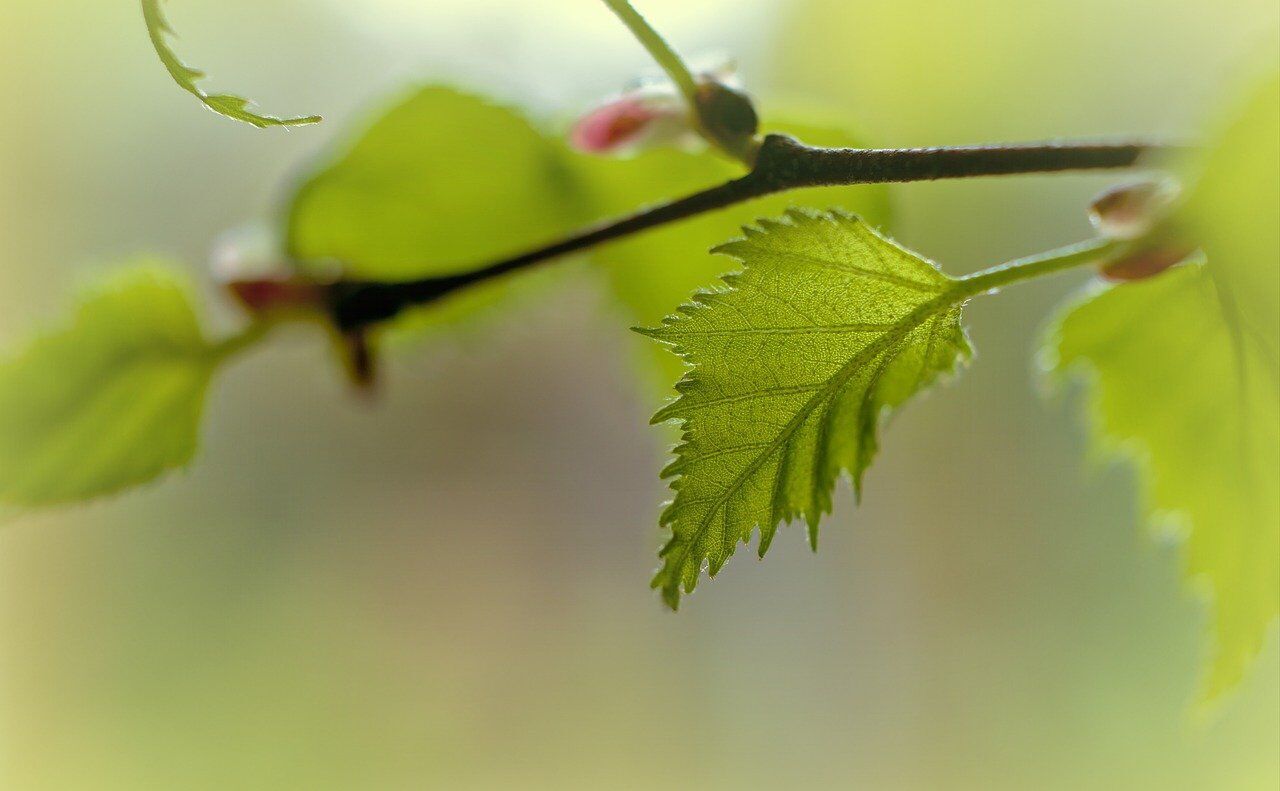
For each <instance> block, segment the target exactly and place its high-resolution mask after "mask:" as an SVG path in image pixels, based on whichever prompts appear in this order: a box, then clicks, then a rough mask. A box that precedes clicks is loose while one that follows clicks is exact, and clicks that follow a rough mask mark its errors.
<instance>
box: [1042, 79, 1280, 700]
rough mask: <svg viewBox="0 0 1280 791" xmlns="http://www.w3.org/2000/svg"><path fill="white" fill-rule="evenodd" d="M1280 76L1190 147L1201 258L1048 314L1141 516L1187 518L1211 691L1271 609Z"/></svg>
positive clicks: (1191, 219) (1276, 546) (1168, 520)
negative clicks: (1207, 604)
mask: <svg viewBox="0 0 1280 791" xmlns="http://www.w3.org/2000/svg"><path fill="white" fill-rule="evenodd" d="M1278 139H1280V83H1277V82H1275V81H1271V82H1269V83H1268V85H1266V86H1265V88H1264V90H1263V91H1262V92H1261V93H1259V94H1258V96H1257V97H1256V98H1255V99H1254V101H1253V102H1252V103H1250V105H1249V106H1248V108H1247V110H1246V111H1245V112H1244V114H1243V115H1241V116H1240V117H1239V118H1238V119H1237V120H1236V122H1235V123H1233V124H1232V125H1231V126H1230V127H1229V128H1227V129H1226V131H1225V132H1224V133H1223V134H1222V135H1221V137H1220V138H1219V140H1218V143H1217V144H1216V145H1215V146H1214V148H1213V149H1212V150H1211V151H1210V152H1209V153H1208V154H1207V156H1206V157H1205V158H1204V160H1203V162H1201V163H1199V168H1200V169H1201V171H1202V173H1203V175H1202V176H1201V178H1200V179H1199V181H1198V183H1197V184H1196V185H1195V186H1194V187H1193V189H1192V191H1191V193H1190V195H1189V196H1188V199H1187V201H1186V204H1185V206H1184V208H1183V209H1182V211H1181V212H1180V214H1179V216H1178V218H1177V219H1176V222H1177V224H1178V226H1179V227H1180V228H1181V232H1182V233H1185V234H1188V235H1189V238H1192V239H1194V240H1195V241H1196V242H1197V243H1199V244H1201V245H1202V247H1203V249H1204V251H1205V253H1206V254H1207V257H1208V263H1207V264H1195V265H1186V266H1183V267H1179V268H1176V269H1174V270H1172V271H1170V272H1169V273H1167V274H1165V275H1162V276H1159V277H1157V278H1155V279H1153V280H1149V281H1143V282H1138V283H1132V284H1126V285H1121V286H1116V287H1113V288H1109V289H1105V290H1101V291H1099V292H1097V293H1096V294H1092V295H1090V296H1089V297H1088V298H1086V299H1085V300H1083V301H1082V302H1080V303H1079V304H1077V305H1075V306H1074V307H1072V308H1071V309H1070V310H1069V311H1068V312H1066V313H1065V315H1064V316H1063V317H1062V318H1061V319H1060V320H1059V321H1058V323H1057V325H1056V326H1055V328H1054V329H1053V333H1052V336H1051V340H1050V342H1049V347H1048V348H1049V350H1050V351H1051V353H1052V357H1056V359H1054V360H1053V365H1052V368H1053V370H1054V371H1055V372H1057V373H1058V374H1062V373H1063V372H1065V371H1068V370H1070V369H1072V368H1073V367H1074V366H1077V365H1079V366H1081V367H1082V368H1084V369H1086V370H1088V371H1090V372H1091V373H1092V377H1091V379H1090V382H1091V401H1090V403H1091V409H1090V414H1091V416H1092V422H1093V425H1094V429H1095V431H1096V434H1097V437H1096V442H1097V443H1098V444H1099V445H1100V446H1102V447H1104V448H1107V449H1111V450H1114V451H1118V452H1121V453H1123V454H1124V455H1125V456H1127V457H1129V458H1130V459H1132V461H1133V463H1134V464H1135V465H1136V466H1137V467H1138V469H1139V470H1140V471H1141V479H1142V486H1143V491H1144V501H1145V510H1146V512H1147V519H1148V521H1150V522H1151V523H1153V524H1161V525H1167V524H1176V525H1178V526H1180V527H1183V528H1185V529H1186V566H1187V574H1188V576H1189V577H1190V578H1191V580H1192V581H1193V582H1194V583H1195V584H1196V585H1197V586H1201V587H1203V589H1205V590H1206V591H1207V593H1208V594H1209V595H1210V597H1211V600H1212V613H1213V618H1212V620H1213V636H1214V640H1213V642H1214V650H1213V661H1212V664H1211V666H1210V668H1209V672H1208V674H1207V678H1206V680H1205V683H1204V694H1205V698H1206V699H1207V700H1210V699H1213V698H1214V697H1216V696H1217V695H1219V694H1220V693H1222V692H1224V691H1226V690H1228V689H1230V688H1231V687H1232V686H1234V685H1235V684H1237V683H1238V682H1239V681H1240V679H1241V678H1242V677H1243V675H1244V673H1245V671H1246V669H1247V667H1248V665H1249V663H1250V661H1251V660H1252V659H1253V657H1255V656H1256V655H1257V653H1258V651H1259V650H1260V649H1261V647H1262V644H1263V639H1264V636H1265V635H1266V634H1267V631H1268V629H1269V628H1270V625H1271V624H1272V623H1273V622H1274V621H1275V619H1276V615H1277V613H1278V612H1280V357H1278V356H1277V349H1280V319H1278V316H1277V307H1276V306H1277V300H1278V299H1280V282H1278V281H1277V277H1278V275H1277V267H1278V266H1280V242H1278V241H1277V230H1276V217H1277V216H1280V194H1278V193H1280V184H1278V183H1277V173H1280V164H1278V157H1280V153H1278V152H1277V144H1276V141H1277V140H1278Z"/></svg>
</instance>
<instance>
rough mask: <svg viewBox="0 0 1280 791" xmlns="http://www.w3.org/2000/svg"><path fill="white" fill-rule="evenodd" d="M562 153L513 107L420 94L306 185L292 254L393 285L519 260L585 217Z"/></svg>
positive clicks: (297, 206) (299, 198)
mask: <svg viewBox="0 0 1280 791" xmlns="http://www.w3.org/2000/svg"><path fill="white" fill-rule="evenodd" d="M563 151H564V148H563V146H562V145H561V144H560V143H558V142H557V141H553V140H550V139H548V138H547V137H545V136H544V135H543V134H542V133H540V132H539V131H538V130H536V129H534V128H533V126H532V125H531V124H530V123H529V122H528V121H526V120H525V119H524V118H522V117H521V116H520V115H519V114H517V113H515V112H513V111H511V110H509V109H507V108H505V107H500V106H497V105H494V104H491V103H489V102H487V101H485V100H483V99H479V98H477V97H474V96H469V95H467V94H463V93H459V92H457V91H454V90H451V89H449V88H442V87H428V88H423V89H420V90H415V91H413V92H412V93H411V94H410V95H409V96H408V97H407V98H405V99H403V100H401V101H400V102H398V103H397V104H395V105H394V106H393V107H392V108H391V109H390V110H389V111H388V112H387V113H385V114H383V115H381V116H380V117H379V118H378V119H377V120H376V121H374V122H373V124H372V125H371V126H370V127H369V128H368V129H366V130H362V131H361V133H360V134H359V135H358V136H357V137H356V139H355V140H354V141H353V142H352V143H351V144H350V145H349V146H348V147H347V148H346V150H345V151H344V152H343V153H341V154H340V155H339V156H338V157H337V158H336V159H335V160H334V161H333V162H331V163H329V164H328V165H327V166H325V167H322V168H321V169H319V170H318V171H317V172H315V173H314V174H313V175H311V176H310V177H309V178H308V179H307V180H306V181H305V182H303V184H302V185H301V187H300V188H299V189H298V192H297V194H296V196H295V197H294V199H293V202H292V204H291V205H290V207H289V216H288V228H287V245H288V248H289V252H290V254H291V255H292V256H293V257H294V258H296V259H298V260H299V261H303V262H308V261H326V260H328V261H336V262H338V263H340V264H341V265H342V267H343V270H344V271H345V272H346V273H348V274H350V275H352V276H355V277H366V278H376V279H385V280H406V279H412V278H417V277H430V276H435V275H446V274H455V273H458V272H463V271H467V270H468V269H472V268H475V267H476V266H479V265H482V264H485V263H488V262H489V261H491V260H492V259H496V258H498V257H501V256H504V255H508V254H511V253H515V252H520V251H521V250H523V249H524V248H526V247H531V246H533V245H535V244H538V243H540V242H545V241H548V240H550V239H553V238H555V237H556V235H557V234H560V233H563V232H565V231H567V230H569V229H570V228H572V227H573V225H574V224H575V222H576V221H578V220H579V218H580V213H579V210H578V209H577V208H576V207H575V206H574V204H573V203H572V201H571V200H570V198H569V195H568V194H567V191H568V190H569V189H571V186H572V185H571V183H570V178H571V176H570V174H569V172H568V169H567V167H566V166H565V162H564V156H563Z"/></svg>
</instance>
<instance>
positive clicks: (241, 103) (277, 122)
mask: <svg viewBox="0 0 1280 791" xmlns="http://www.w3.org/2000/svg"><path fill="white" fill-rule="evenodd" d="M160 2H161V0H142V16H143V19H145V20H146V23H147V35H148V36H150V37H151V45H152V46H153V47H155V50H156V54H157V55H159V56H160V62H161V63H163V64H164V67H165V69H166V70H167V71H168V72H169V76H170V77H172V78H173V81H174V82H176V83H177V84H178V87H180V88H182V89H183V90H184V91H186V92H187V93H190V94H191V95H192V96H194V97H196V98H197V99H199V100H200V101H201V102H202V103H203V104H204V106H205V107H208V108H209V109H210V110H212V111H214V112H215V113H217V114H219V115H224V116H226V117H227V118H231V119H233V120H235V121H243V122H244V123H246V124H252V125H253V126H256V127H258V128H259V129H266V128H267V127H271V126H304V125H306V124H318V123H320V120H321V119H320V116H318V115H309V116H305V117H300V118H277V117H275V116H271V115H262V114H260V113H255V112H254V111H252V110H250V109H249V106H250V105H251V104H252V102H251V101H250V100H248V99H246V98H244V97H243V96H233V95H230V94H222V93H219V94H209V93H205V91H204V90H203V89H201V88H200V86H199V85H197V84H196V83H198V82H200V81H201V80H203V79H204V78H205V76H206V75H205V73H204V72H202V71H200V70H199V69H197V68H194V67H192V66H189V65H187V64H186V63H183V62H182V59H181V58H179V57H178V55H177V53H175V52H174V51H173V48H172V47H170V46H169V44H168V39H169V37H171V36H173V35H174V32H173V28H171V27H169V21H168V20H167V19H166V18H165V16H164V12H163V11H161V10H160Z"/></svg>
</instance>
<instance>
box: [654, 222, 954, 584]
mask: <svg viewBox="0 0 1280 791" xmlns="http://www.w3.org/2000/svg"><path fill="white" fill-rule="evenodd" d="M745 230H746V233H747V236H746V238H743V239H739V240H736V241H732V242H729V243H728V244H725V245H722V246H721V247H720V248H718V252H722V253H725V254H728V255H730V256H733V257H734V258H737V259H738V260H740V261H741V262H742V263H743V264H744V269H743V271H742V272H741V273H739V274H732V275H728V276H726V277H725V279H724V283H725V285H726V286H727V288H722V289H719V290H715V291H704V292H700V293H698V294H696V295H695V296H694V304H692V305H686V306H683V307H682V308H681V309H680V312H679V313H678V314H676V315H673V316H670V317H668V318H667V319H666V320H665V321H664V322H663V324H662V326H661V327H660V328H658V329H653V330H644V331H643V332H644V333H645V334H647V335H650V336H651V337H653V338H656V339H658V340H659V341H662V342H663V343H666V344H669V345H670V346H671V347H672V348H673V350H674V351H675V352H676V353H677V354H679V355H680V356H681V357H682V358H683V359H684V360H685V361H687V362H688V363H690V364H691V365H692V366H693V369H692V370H691V371H690V372H689V373H688V374H687V375H686V376H685V378H684V379H683V380H681V382H680V383H679V384H678V385H677V390H678V391H679V392H680V397H679V398H678V399H677V400H675V401H673V402H672V403H671V404H669V405H668V406H666V407H665V408H664V409H662V410H661V411H660V412H658V414H657V415H655V416H654V421H655V422H663V421H667V420H678V421H680V422H681V423H682V427H683V429H684V439H683V442H682V443H681V444H680V446H679V447H678V448H677V449H676V460H675V461H674V462H672V463H671V464H670V465H669V466H668V467H667V468H666V469H665V470H664V471H663V476H664V477H674V478H675V480H674V482H673V483H672V489H673V490H674V491H675V500H674V502H673V503H672V504H671V505H670V506H669V507H668V508H667V509H666V511H665V512H664V513H663V515H662V524H663V525H664V526H667V527H670V528H671V530H672V537H671V540H670V542H669V543H668V544H667V545H666V546H665V547H664V548H663V550H662V553H661V554H662V558H663V566H662V568H661V569H660V570H659V571H658V573H657V576H655V577H654V580H653V586H654V587H655V588H660V589H661V590H662V593H663V597H664V598H665V600H666V601H667V603H668V604H669V605H670V606H671V607H672V608H675V607H677V606H678V605H679V601H680V594H681V590H682V589H683V591H684V592H686V593H688V592H692V591H693V589H694V587H695V586H696V585H697V582H698V577H699V576H700V574H701V570H702V566H703V563H704V562H706V563H708V565H709V571H710V574H711V575H712V576H714V575H715V574H716V573H717V572H718V571H719V570H720V568H721V567H722V566H723V565H724V563H725V561H727V560H728V558H729V557H730V556H731V555H732V554H733V552H734V550H735V549H736V546H737V544H738V542H740V541H741V542H744V543H745V542H746V541H748V540H749V538H750V536H751V532H752V531H753V530H754V529H755V528H756V527H759V528H760V531H761V534H760V546H759V552H760V555H761V556H763V555H764V553H765V552H766V551H767V550H768V548H769V544H770V543H771V542H772V540H773V537H774V534H775V532H776V529H777V525H778V524H779V523H780V522H783V521H791V520H793V519H795V518H798V517H800V518H804V519H805V520H806V522H807V523H808V525H809V535H810V541H811V543H813V544H814V545H815V546H816V543H817V528H818V521H819V519H820V518H821V516H822V514H824V513H827V512H829V511H830V510H831V490H832V487H833V486H834V484H835V480H836V478H837V477H838V476H839V475H840V473H841V472H842V471H848V472H850V473H851V474H852V476H853V482H854V489H855V491H860V490H861V481H862V474H863V472H864V471H865V470H866V469H867V467H868V466H869V465H870V464H871V461H872V459H873V457H874V456H875V453H876V450H877V432H878V429H879V426H880V422H881V417H882V416H883V414H884V413H885V412H887V411H888V410H889V409H890V408H892V407H896V406H899V405H900V404H902V403H903V402H905V401H906V400H907V399H908V398H910V397H911V396H912V395H913V394H914V393H916V392H918V391H919V390H920V389H922V388H924V387H926V386H928V385H929V384H930V383H931V382H933V381H934V380H935V379H937V378H938V376H939V375H941V374H945V373H948V372H951V371H953V370H955V368H956V367H957V365H958V364H959V363H960V361H961V360H963V359H965V358H967V357H968V356H969V354H970V349H969V343H968V340H967V339H966V338H965V335H964V332H963V330H962V329H961V327H960V313H961V305H960V304H958V303H957V301H956V300H954V299H951V298H950V297H951V294H952V290H951V289H952V285H953V284H954V283H955V282H956V281H954V280H952V279H951V278H949V277H947V276H946V275H944V274H943V273H942V272H940V271H939V270H938V269H937V267H935V266H934V265H933V264H932V263H930V262H929V261H926V260H924V259H922V258H920V257H918V256H916V255H915V254H913V253H911V252H909V251H907V250H904V249H903V248H901V247H898V246H897V245H896V244H894V243H893V242H891V241H890V240H888V239H886V238H885V237H883V236H881V235H879V234H878V233H876V232H875V231H874V230H872V229H871V228H870V227H869V226H868V225H867V224H866V223H864V222H862V221H860V220H858V219H857V218H854V217H851V216H849V215H846V214H843V213H839V212H831V213H826V214H818V213H811V212H802V211H798V210H796V211H792V212H789V213H788V215H787V220H786V221H783V222H780V221H775V220H767V221H766V220H762V221H761V222H760V227H759V228H752V227H748V228H747V229H745Z"/></svg>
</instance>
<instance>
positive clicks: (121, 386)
mask: <svg viewBox="0 0 1280 791" xmlns="http://www.w3.org/2000/svg"><path fill="white" fill-rule="evenodd" d="M219 359H220V355H219V353H218V348H217V347H213V346H210V345H209V344H208V343H207V342H206V340H205V339H204V336H203V335H202V333H201V331H200V326H199V324H198V322H197V320H196V317H195V314H194V313H193V312H192V308H191V304H190V300H189V298H188V294H187V288H186V286H185V284H184V283H182V282H181V281H179V280H177V279H175V277H174V276H173V275H171V274H168V273H166V272H165V271H164V270H162V269H159V268H155V267H146V268H141V269H136V270H131V271H128V272H126V273H124V274H121V275H118V276H116V277H115V278H113V279H111V280H110V281H108V282H107V283H106V284H104V285H103V286H102V287H100V288H98V289H96V290H95V291H94V292H92V293H91V294H89V295H88V296H87V297H86V298H85V299H84V300H83V302H82V303H81V304H80V306H79V308H78V310H77V311H76V314H75V316H74V318H73V319H72V321H71V322H70V323H69V324H68V325H67V326H65V327H64V328H62V329H58V330H55V331H52V332H49V333H47V334H45V335H42V336H39V337H38V338H36V340H35V341H34V342H32V343H31V344H30V345H29V346H28V347H27V348H26V349H25V350H24V351H22V352H21V353H20V354H18V355H17V356H15V357H13V358H11V359H9V360H7V361H5V362H3V363H0V502H4V503H6V504H8V505H12V506H18V507H32V506H43V505H54V504H58V503H67V502H73V501H78V500H86V499H89V498H92V497H96V496H99V495H105V494H110V493H113V492H117V491H120V490H121V489H124V488H127V487H130V486H135V485H137V484H141V483H145V482H147V481H150V480H152V479H154V478H156V477H157V476H159V475H160V474H162V473H164V472H166V471H168V470H172V469H174V468H176V467H181V466H183V465H185V464H186V463H187V462H188V461H190V459H191V457H192V455H193V454H194V452H195V449H196V440H197V434H198V429H199V422H200V414H201V410H202V408H203V402H204V395H205V390H206V386H207V385H208V382H209V377H210V374H211V373H212V371H213V369H214V368H215V366H216V364H217V362H218V360H219Z"/></svg>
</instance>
